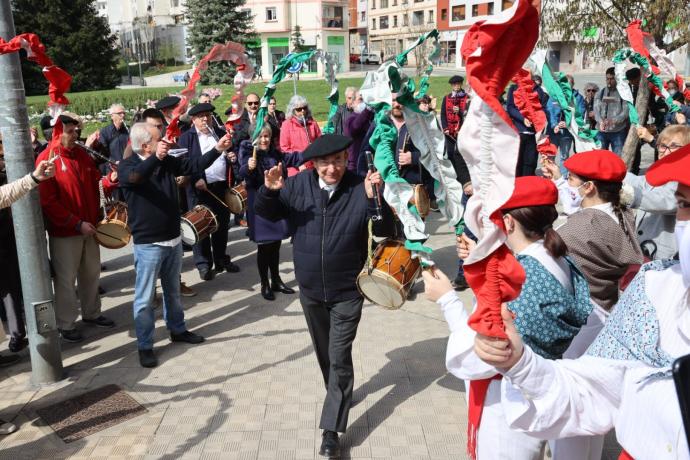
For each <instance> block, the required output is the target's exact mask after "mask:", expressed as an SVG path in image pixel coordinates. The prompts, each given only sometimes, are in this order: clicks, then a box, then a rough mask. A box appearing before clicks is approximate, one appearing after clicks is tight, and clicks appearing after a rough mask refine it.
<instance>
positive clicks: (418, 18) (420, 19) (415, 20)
mask: <svg viewBox="0 0 690 460" xmlns="http://www.w3.org/2000/svg"><path fill="white" fill-rule="evenodd" d="M422 24H424V11H415V12H414V13H412V25H413V26H421V25H422Z"/></svg>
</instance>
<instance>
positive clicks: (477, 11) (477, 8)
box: [472, 5, 479, 18]
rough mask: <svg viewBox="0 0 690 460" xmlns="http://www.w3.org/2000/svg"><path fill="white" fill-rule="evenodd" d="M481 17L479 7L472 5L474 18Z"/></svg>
mask: <svg viewBox="0 0 690 460" xmlns="http://www.w3.org/2000/svg"><path fill="white" fill-rule="evenodd" d="M477 16H479V5H472V17H473V18H476V17H477Z"/></svg>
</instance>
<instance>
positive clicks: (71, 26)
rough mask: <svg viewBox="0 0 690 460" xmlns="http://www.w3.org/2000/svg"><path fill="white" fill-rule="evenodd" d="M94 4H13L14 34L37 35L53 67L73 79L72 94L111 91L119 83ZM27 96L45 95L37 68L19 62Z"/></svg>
mask: <svg viewBox="0 0 690 460" xmlns="http://www.w3.org/2000/svg"><path fill="white" fill-rule="evenodd" d="M95 3H96V2H95V1H94V0H70V1H67V0H53V1H50V2H46V1H41V0H12V13H13V16H14V26H15V29H16V31H17V34H21V33H35V34H37V35H38V36H39V37H40V38H41V41H42V42H43V44H44V45H45V46H46V50H47V53H48V56H50V58H51V59H52V60H53V62H55V64H56V65H58V66H60V67H62V68H63V69H65V70H66V71H67V72H68V73H69V74H70V75H72V87H71V91H74V92H76V91H88V90H97V89H107V88H114V87H115V86H116V85H117V84H118V83H119V81H120V77H119V75H118V70H117V61H118V51H117V49H116V47H115V36H114V35H113V34H111V33H110V28H109V27H108V22H107V21H106V19H105V18H102V17H99V16H98V14H97V12H96V7H95ZM22 75H23V77H24V87H25V89H26V93H27V94H29V95H33V94H46V93H47V92H48V83H47V81H46V80H45V78H44V77H43V74H42V73H41V68H40V67H39V66H37V65H36V64H34V63H33V62H29V61H27V60H26V59H22Z"/></svg>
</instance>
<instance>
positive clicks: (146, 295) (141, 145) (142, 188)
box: [118, 123, 231, 367]
mask: <svg viewBox="0 0 690 460" xmlns="http://www.w3.org/2000/svg"><path fill="white" fill-rule="evenodd" d="M131 139H132V150H133V152H134V153H133V154H132V155H131V156H130V157H128V158H126V159H124V160H122V162H120V165H119V168H118V173H119V178H120V189H121V190H122V192H123V195H124V197H125V200H126V201H127V208H128V224H129V228H130V229H131V231H132V237H133V239H134V268H135V272H136V281H135V285H134V326H135V329H136V333H137V344H138V348H139V362H140V364H141V365H142V366H143V367H155V366H157V365H158V360H157V359H156V356H155V355H154V353H153V339H154V337H153V333H154V329H155V315H154V312H153V305H152V304H153V298H154V292H155V289H156V280H157V279H158V278H159V277H160V279H161V287H162V288H163V308H164V310H165V313H164V318H165V322H166V326H167V327H168V330H169V331H170V340H171V341H173V342H187V343H192V344H196V343H201V342H203V341H204V338H203V337H201V336H200V335H197V334H194V333H193V332H189V331H188V330H187V327H186V325H185V321H184V311H183V310H182V304H181V302H180V270H181V268H182V243H181V238H180V211H179V209H180V207H179V202H178V195H177V184H176V182H175V177H178V176H186V175H192V174H197V173H198V171H203V170H204V169H206V168H207V167H209V166H210V165H211V164H212V163H213V162H214V161H215V160H216V159H217V158H218V157H219V156H221V155H222V154H223V152H224V151H225V150H227V149H228V147H230V144H231V140H230V138H229V137H228V136H223V137H222V138H220V140H219V141H218V142H217V144H216V146H215V147H214V148H213V149H211V150H210V151H209V152H207V153H206V154H205V155H203V156H200V157H197V158H195V159H187V158H184V157H181V158H175V157H172V156H170V155H168V150H169V149H170V143H168V142H166V141H162V140H161V132H160V131H159V129H158V128H157V127H155V126H152V125H149V124H146V123H136V124H135V125H134V126H132V130H131Z"/></svg>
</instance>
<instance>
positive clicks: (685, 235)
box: [674, 220, 690, 288]
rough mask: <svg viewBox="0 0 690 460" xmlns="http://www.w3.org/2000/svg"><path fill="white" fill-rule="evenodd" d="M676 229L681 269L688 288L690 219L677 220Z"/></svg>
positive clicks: (689, 280) (689, 278) (689, 277)
mask: <svg viewBox="0 0 690 460" xmlns="http://www.w3.org/2000/svg"><path fill="white" fill-rule="evenodd" d="M674 231H675V235H676V244H677V245H678V259H679V260H680V270H681V271H682V272H683V284H685V287H686V288H690V221H688V220H679V221H676V227H675V229H674Z"/></svg>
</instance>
